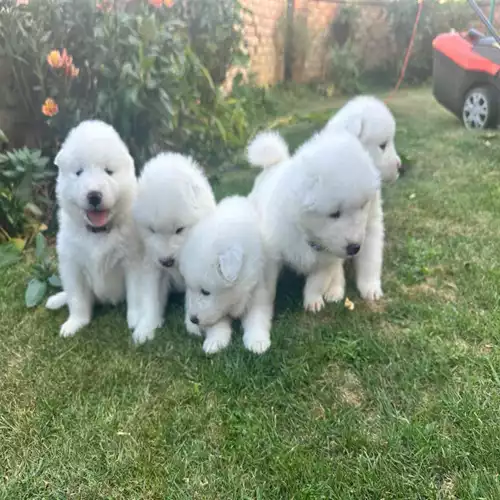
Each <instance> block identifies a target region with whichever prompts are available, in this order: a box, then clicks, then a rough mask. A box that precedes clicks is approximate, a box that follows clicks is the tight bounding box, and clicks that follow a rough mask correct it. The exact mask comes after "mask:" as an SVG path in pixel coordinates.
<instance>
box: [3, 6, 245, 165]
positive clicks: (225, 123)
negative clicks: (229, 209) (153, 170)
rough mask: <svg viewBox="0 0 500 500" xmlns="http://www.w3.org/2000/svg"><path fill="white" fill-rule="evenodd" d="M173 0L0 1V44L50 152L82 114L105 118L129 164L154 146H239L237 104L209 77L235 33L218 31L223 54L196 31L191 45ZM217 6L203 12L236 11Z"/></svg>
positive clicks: (227, 55) (207, 152) (204, 156)
mask: <svg viewBox="0 0 500 500" xmlns="http://www.w3.org/2000/svg"><path fill="white" fill-rule="evenodd" d="M231 2H232V3H233V4H234V5H235V6H238V3H237V1H236V0H225V2H224V5H226V4H227V5H229V3H231ZM178 3H179V5H176V4H174V5H173V6H172V2H171V1H168V0H164V1H161V0H149V1H146V0H132V1H130V0H129V1H117V0H116V1H113V0H98V2H97V4H95V2H94V1H91V0H30V2H29V3H27V4H26V5H20V6H17V5H16V2H15V1H14V0H12V1H5V0H4V1H3V3H2V4H1V7H0V50H1V52H2V54H3V55H4V57H6V58H7V60H8V62H9V63H10V66H11V68H12V76H13V79H14V82H15V85H16V87H17V88H18V89H19V97H20V100H21V102H22V104H23V107H24V111H25V113H26V114H27V116H29V117H30V118H31V117H33V118H34V121H35V122H36V123H37V124H38V131H39V133H38V140H39V142H40V144H41V145H42V148H43V150H44V151H45V152H46V153H47V154H48V155H49V156H52V155H54V154H55V151H56V150H57V149H58V147H59V146H60V143H61V141H62V140H63V138H64V137H65V135H66V134H67V132H68V130H69V129H70V128H71V127H73V126H74V125H75V124H76V123H78V122H79V121H81V120H82V119H86V118H90V117H91V118H99V119H102V120H105V121H107V122H109V123H111V124H112V125H113V126H114V127H115V128H116V129H117V130H118V132H119V133H120V134H121V136H122V137H123V139H124V140H125V142H126V143H127V144H128V146H129V147H130V150H131V153H132V155H133V156H134V158H135V160H136V162H137V164H138V165H142V164H143V163H144V161H145V160H146V159H148V158H149V157H150V156H151V155H152V154H154V153H156V152H157V151H158V150H160V149H173V150H181V151H184V152H189V153H191V154H193V155H194V156H195V157H197V158H198V159H201V160H202V161H203V162H204V163H205V164H206V163H207V162H209V163H211V164H214V165H216V164H219V163H220V162H223V161H225V160H227V159H228V158H229V157H230V156H231V154H232V152H233V151H235V150H236V149H238V148H240V147H242V145H243V144H244V143H245V141H246V138H247V134H248V132H247V127H248V122H247V120H246V113H245V109H244V108H243V107H242V106H240V105H239V104H238V103H235V102H228V101H227V100H225V99H224V98H223V96H222V95H221V93H220V91H219V89H218V86H217V85H216V83H214V79H213V77H212V74H214V75H215V70H214V69H213V67H214V66H213V63H214V60H220V61H224V63H223V65H224V67H227V65H228V64H230V63H231V62H232V60H233V56H235V55H236V53H237V51H236V50H235V45H236V42H237V40H238V37H237V36H235V35H234V34H232V35H227V36H226V35H224V36H222V39H226V38H228V39H230V40H232V42H231V43H232V45H231V46H230V47H229V48H228V49H227V50H225V52H224V50H222V49H221V50H222V52H224V54H222V52H221V50H219V51H218V52H217V55H214V53H213V50H212V48H211V47H210V46H208V45H207V44H205V43H201V42H200V40H203V37H201V35H200V37H201V38H198V39H197V41H196V40H195V42H196V43H194V42H193V47H192V46H191V45H190V38H192V37H190V32H189V26H188V25H187V24H186V20H185V12H184V7H183V6H182V4H183V2H180V1H179V2H178ZM194 5H196V3H195V4H194ZM236 11H237V10H236V7H235V10H234V12H236ZM221 13H222V11H221V10H220V9H218V10H214V9H212V16H211V17H210V19H212V21H211V22H212V25H213V26H215V25H217V30H218V31H220V32H222V33H226V31H228V30H229V28H228V27H227V23H229V22H231V23H233V22H236V21H238V20H239V19H240V18H239V17H238V15H236V14H234V15H233V14H232V15H227V13H226V14H224V15H221ZM208 14H209V13H207V12H205V13H204V18H205V17H206V16H208ZM222 14H223V13H222ZM219 22H221V23H226V24H221V25H218V24H217V23H219ZM230 27H231V29H230V30H229V32H231V33H232V32H233V31H234V30H235V28H234V25H233V24H230ZM207 33H208V34H210V31H208V32H207ZM207 36H208V35H207ZM193 49H194V50H193ZM200 57H202V58H205V59H206V60H207V62H208V64H209V65H210V67H209V69H207V68H206V67H205V65H204V64H203V62H202V61H201V60H200ZM240 62H241V61H240ZM221 68H222V66H221ZM221 71H222V69H221ZM44 115H45V116H44ZM209 166H210V165H209Z"/></svg>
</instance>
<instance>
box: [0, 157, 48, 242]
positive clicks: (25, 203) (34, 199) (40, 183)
mask: <svg viewBox="0 0 500 500" xmlns="http://www.w3.org/2000/svg"><path fill="white" fill-rule="evenodd" d="M54 177H55V172H54V171H53V169H51V168H49V159H48V158H45V157H44V156H42V153H41V151H39V150H32V149H28V148H22V149H17V150H14V151H7V152H6V153H4V154H0V240H9V239H11V238H16V237H21V236H26V237H27V238H28V239H30V238H31V237H32V236H33V235H34V234H36V233H37V232H38V229H39V226H40V219H41V217H42V214H43V212H44V209H46V207H47V206H48V204H50V200H49V197H48V189H49V186H48V185H49V183H50V181H51V180H52V179H53V178H54Z"/></svg>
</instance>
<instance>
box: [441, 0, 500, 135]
mask: <svg viewBox="0 0 500 500" xmlns="http://www.w3.org/2000/svg"><path fill="white" fill-rule="evenodd" d="M469 4H470V5H471V7H472V8H473V9H474V10H475V12H476V13H477V15H478V16H479V18H480V19H481V21H482V22H483V24H484V25H485V26H486V28H487V29H488V31H489V33H490V36H486V35H484V34H483V33H481V32H480V31H478V30H475V29H470V30H469V31H468V32H466V33H457V32H450V33H444V34H441V35H438V36H437V37H436V38H435V39H434V41H433V51H434V55H433V59H434V60H433V94H434V97H435V99H436V100H437V101H438V102H439V103H440V104H441V105H442V106H444V107H445V108H446V109H448V110H449V111H451V112H452V113H453V114H455V115H456V116H457V117H458V118H460V119H461V120H462V122H463V124H464V125H465V127H466V128H468V129H480V130H481V129H485V128H497V127H498V119H499V117H500V37H499V36H498V34H497V32H496V31H495V29H494V28H493V26H492V24H491V22H490V21H489V20H488V19H487V18H486V16H485V15H484V14H483V12H482V11H481V9H480V8H479V7H478V5H477V4H476V2H475V0H469ZM493 7H494V2H493ZM491 10H492V12H493V9H491Z"/></svg>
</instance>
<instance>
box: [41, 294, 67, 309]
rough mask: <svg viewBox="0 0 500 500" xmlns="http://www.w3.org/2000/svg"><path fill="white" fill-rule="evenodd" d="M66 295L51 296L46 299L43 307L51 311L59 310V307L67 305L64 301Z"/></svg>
mask: <svg viewBox="0 0 500 500" xmlns="http://www.w3.org/2000/svg"><path fill="white" fill-rule="evenodd" d="M66 299H67V298H66V293H65V292H59V293H56V294H55V295H52V296H51V297H49V298H48V299H47V302H46V303H45V307H46V308H47V309H51V310H56V309H60V308H61V307H63V306H65V305H66V303H67V300H66Z"/></svg>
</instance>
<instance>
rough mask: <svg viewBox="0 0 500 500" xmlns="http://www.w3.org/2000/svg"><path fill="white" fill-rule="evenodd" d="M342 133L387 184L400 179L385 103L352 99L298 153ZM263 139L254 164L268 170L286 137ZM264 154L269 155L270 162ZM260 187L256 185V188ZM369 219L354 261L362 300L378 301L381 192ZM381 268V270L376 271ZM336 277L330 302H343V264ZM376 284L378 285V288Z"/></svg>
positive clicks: (257, 144)
mask: <svg viewBox="0 0 500 500" xmlns="http://www.w3.org/2000/svg"><path fill="white" fill-rule="evenodd" d="M342 132H348V133H351V134H353V135H354V136H355V137H357V138H358V139H359V140H360V142H361V144H362V145H363V146H364V148H365V149H366V151H367V152H368V153H369V154H370V156H371V158H372V160H373V163H374V165H375V167H376V168H377V169H378V171H379V172H380V175H381V178H382V180H383V181H387V182H392V181H395V180H396V179H397V178H398V177H399V171H400V168H401V160H400V158H399V156H398V154H397V152H396V147H395V144H394V139H395V133H396V122H395V120H394V117H393V115H392V113H391V112H390V110H389V108H388V107H387V106H386V105H385V104H384V103H383V102H382V101H380V100H379V99H377V98H376V97H372V96H358V97H355V98H354V99H351V100H350V101H349V102H347V103H346V104H345V105H344V106H343V107H342V108H341V109H340V111H339V112H338V113H337V114H335V115H334V116H333V117H332V118H331V119H330V120H329V121H328V123H327V124H326V126H325V127H324V128H323V130H322V131H321V132H319V133H318V134H316V135H315V136H314V137H312V138H311V139H310V140H309V141H308V142H306V143H305V144H304V145H302V146H301V147H300V148H299V149H298V150H297V152H296V153H297V154H299V155H300V154H301V152H302V150H303V149H311V148H312V147H313V144H314V143H315V142H317V141H319V142H321V141H323V140H324V138H325V137H331V138H333V137H334V136H335V135H337V134H339V133H342ZM262 136H264V137H266V141H262V142H263V143H264V144H263V145H260V142H261V139H260V135H257V137H256V138H255V139H254V143H253V144H251V146H252V148H253V149H257V150H259V151H262V154H261V156H260V158H259V161H258V162H255V161H253V164H254V165H255V166H261V167H264V166H266V165H269V164H270V163H271V161H272V160H273V159H274V158H276V157H277V156H278V155H280V154H281V153H282V152H283V146H282V142H283V138H282V137H281V136H279V135H278V134H276V133H273V134H271V135H269V136H266V132H263V133H262ZM264 146H265V147H264ZM249 150H250V147H249ZM264 153H265V154H267V155H268V159H267V161H266V158H265V157H264ZM281 158H282V161H284V160H285V159H286V158H285V155H284V154H281ZM249 161H250V162H251V163H252V159H251V158H249ZM267 175H268V174H266V173H264V172H263V173H262V174H261V176H259V177H260V178H258V183H260V182H265V176H267ZM257 186H258V184H257V183H256V185H255V187H257ZM368 220H369V223H368V226H367V234H366V242H365V244H364V245H363V248H362V250H361V251H360V253H359V255H357V256H356V258H355V259H354V261H355V267H356V271H357V274H358V276H359V275H360V274H361V275H365V276H366V279H363V280H359V279H358V288H359V290H360V293H361V295H362V297H363V298H365V299H368V300H376V299H378V298H380V297H381V296H382V287H381V284H380V282H381V273H382V255H383V245H384V224H383V211H382V200H381V195H380V192H379V193H377V196H376V197H375V198H374V199H373V201H372V202H371V203H370V214H369V217H368ZM377 269H378V271H376V270H377ZM334 274H335V276H336V280H334V281H333V283H334V284H333V285H332V289H331V291H330V292H329V293H328V294H327V297H326V298H327V300H335V299H336V300H340V299H341V298H342V297H343V295H344V288H345V281H344V272H343V268H342V266H341V265H338V266H336V268H335V273H334ZM369 276H371V278H370V277H369ZM375 283H378V286H375Z"/></svg>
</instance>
